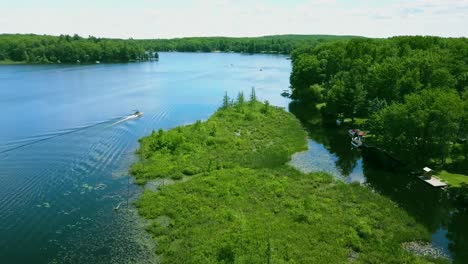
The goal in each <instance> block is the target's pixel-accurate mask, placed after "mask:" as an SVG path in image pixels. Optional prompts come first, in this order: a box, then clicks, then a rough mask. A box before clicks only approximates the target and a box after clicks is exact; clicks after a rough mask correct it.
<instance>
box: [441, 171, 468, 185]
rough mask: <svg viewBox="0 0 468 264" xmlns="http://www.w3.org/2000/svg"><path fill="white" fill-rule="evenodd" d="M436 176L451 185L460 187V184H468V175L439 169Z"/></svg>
mask: <svg viewBox="0 0 468 264" xmlns="http://www.w3.org/2000/svg"><path fill="white" fill-rule="evenodd" d="M437 177H439V178H440V179H442V180H444V181H445V182H447V183H448V184H450V185H451V186H453V187H460V186H461V185H462V184H468V175H463V174H456V173H450V172H448V171H446V170H443V171H441V172H440V173H439V174H438V175H437Z"/></svg>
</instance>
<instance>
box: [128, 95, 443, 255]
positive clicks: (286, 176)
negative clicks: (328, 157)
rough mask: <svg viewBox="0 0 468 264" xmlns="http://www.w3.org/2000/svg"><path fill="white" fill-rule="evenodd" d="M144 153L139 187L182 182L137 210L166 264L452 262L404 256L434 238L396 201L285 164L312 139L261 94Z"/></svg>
mask: <svg viewBox="0 0 468 264" xmlns="http://www.w3.org/2000/svg"><path fill="white" fill-rule="evenodd" d="M140 144H141V147H140V149H139V150H138V155H139V157H140V161H138V162H137V163H135V164H134V165H133V166H132V167H131V173H132V174H133V175H134V176H135V178H136V181H137V182H138V183H140V184H145V183H147V182H148V181H152V180H155V179H162V178H172V180H174V181H171V182H172V183H173V184H167V185H160V186H159V187H158V189H157V190H146V191H145V192H144V193H143V195H142V196H141V198H140V199H139V200H138V201H137V207H138V210H139V213H140V214H141V215H142V216H143V217H145V218H147V219H149V222H150V224H149V226H148V227H147V230H148V232H150V233H151V234H152V235H153V237H154V243H156V245H157V247H156V248H157V253H158V255H160V257H161V262H162V263H284V262H293V263H348V262H353V261H357V262H359V263H361V262H363V263H364V262H372V263H384V262H387V261H388V260H389V259H392V260H393V261H394V262H395V263H434V262H435V263H445V260H443V259H429V258H423V257H419V256H416V255H413V254H412V253H410V252H408V251H406V250H405V249H404V247H403V245H404V243H407V242H413V241H429V240H430V233H429V232H428V230H426V229H425V228H424V227H423V226H422V225H421V224H418V223H417V222H416V221H415V220H414V219H413V218H412V217H410V216H409V215H408V214H407V213H406V212H405V211H404V210H403V209H401V208H399V207H398V206H397V205H396V204H395V203H394V202H392V201H391V200H390V199H388V198H385V197H383V196H381V195H378V194H376V193H373V192H372V191H370V190H369V189H367V188H365V187H363V186H360V185H359V184H350V185H347V184H345V183H343V182H341V181H339V180H336V179H334V178H333V177H332V176H330V175H328V174H325V173H312V174H303V173H301V172H299V171H298V170H296V169H294V168H292V167H290V166H289V165H287V164H286V163H287V162H288V161H289V159H290V156H291V155H292V154H293V153H295V152H298V151H301V150H304V149H305V148H306V132H305V131H304V129H303V127H302V125H301V123H300V122H299V120H297V119H296V117H295V116H294V115H293V114H291V113H288V112H286V111H285V110H283V109H281V108H277V107H274V106H271V105H269V103H268V102H267V101H266V102H265V103H260V102H258V101H257V99H256V96H255V91H252V94H251V96H250V100H245V99H244V95H243V94H242V93H240V94H239V95H238V96H237V99H236V100H235V102H233V101H232V100H231V99H230V98H229V97H228V96H227V95H226V96H225V97H224V100H223V105H222V107H220V109H219V110H218V111H216V113H214V114H213V116H211V117H210V118H209V119H208V120H206V121H205V122H201V121H197V122H196V123H194V124H191V125H187V126H180V127H176V128H174V129H171V130H168V131H163V130H159V131H157V132H156V131H154V132H153V133H152V134H151V135H149V136H147V137H145V138H142V139H141V140H140Z"/></svg>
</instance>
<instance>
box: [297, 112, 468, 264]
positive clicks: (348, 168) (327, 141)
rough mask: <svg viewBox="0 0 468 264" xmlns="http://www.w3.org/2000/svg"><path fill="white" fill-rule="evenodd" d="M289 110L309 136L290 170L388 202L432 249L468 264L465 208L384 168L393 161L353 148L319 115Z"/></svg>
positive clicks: (403, 173) (343, 130)
mask: <svg viewBox="0 0 468 264" xmlns="http://www.w3.org/2000/svg"><path fill="white" fill-rule="evenodd" d="M290 110H291V112H293V113H294V114H296V116H297V117H298V118H299V119H300V120H301V121H302V122H303V123H304V125H305V127H306V128H307V130H308V132H309V139H308V146H309V149H308V150H307V151H304V152H300V153H296V154H295V155H294V156H293V157H292V159H291V162H290V164H291V165H292V166H293V167H295V168H298V169H299V170H301V171H303V172H305V173H308V172H318V171H324V172H327V173H330V174H331V175H333V176H335V177H336V178H337V179H339V180H342V181H344V182H347V183H352V182H357V183H359V184H362V185H364V186H366V187H368V188H370V189H372V190H373V191H376V192H378V193H380V194H382V195H384V196H387V197H389V198H391V199H392V200H393V201H395V202H396V203H397V204H398V205H399V206H401V207H402V208H403V209H405V210H406V211H407V212H408V213H409V214H410V215H412V216H413V217H414V218H415V219H416V220H417V221H418V222H420V223H422V224H423V225H424V226H425V227H426V228H427V229H428V230H429V231H430V232H431V233H432V245H433V247H434V248H437V249H440V250H441V251H442V252H443V254H444V255H446V256H447V257H449V258H450V259H452V260H453V261H454V262H455V263H468V214H467V210H466V209H467V208H465V207H463V205H460V204H458V203H457V202H456V201H454V199H453V198H454V197H453V196H454V194H453V193H451V192H450V191H446V190H442V189H438V188H434V187H432V186H430V185H428V184H426V183H424V182H423V181H421V180H419V179H418V178H417V177H416V176H414V175H411V174H409V173H408V171H406V170H405V169H402V168H399V167H392V166H387V165H388V164H389V163H390V162H391V161H388V160H380V158H379V160H376V159H375V157H373V156H372V155H373V154H370V155H369V154H368V155H366V153H365V152H364V153H363V152H361V151H360V150H357V149H355V148H352V147H351V144H350V139H349V136H348V134H347V129H346V128H344V127H341V128H335V127H334V128H327V127H326V126H323V125H321V123H320V122H318V121H317V120H318V119H317V117H318V116H317V114H318V113H314V112H311V111H307V110H306V109H303V108H301V107H300V106H297V105H295V104H294V103H292V104H291V105H290ZM311 120H312V122H311ZM313 120H315V122H314V121H313Z"/></svg>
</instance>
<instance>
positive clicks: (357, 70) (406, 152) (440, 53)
mask: <svg viewBox="0 0 468 264" xmlns="http://www.w3.org/2000/svg"><path fill="white" fill-rule="evenodd" d="M291 57H292V60H293V72H292V74H291V88H292V95H291V97H292V98H293V99H294V100H297V101H299V102H302V103H305V104H307V105H313V106H317V108H320V110H321V112H322V114H323V117H324V118H323V120H328V121H331V122H333V123H335V120H340V121H345V120H347V119H350V120H351V121H352V122H354V121H355V118H357V117H358V118H360V119H361V120H367V122H366V123H365V126H366V128H367V129H369V130H370V132H371V138H370V139H371V140H372V141H373V142H375V143H377V144H379V145H380V146H383V147H384V148H385V149H387V150H389V151H391V152H393V153H397V154H398V155H403V156H412V157H413V158H412V160H415V161H417V162H427V161H433V162H437V163H438V164H445V163H446V162H447V161H451V162H455V163H459V164H466V163H468V162H466V161H467V160H468V144H467V143H466V138H467V131H468V129H467V124H468V90H467V89H468V39H466V38H450V39H448V38H439V37H420V36H415V37H393V38H389V39H352V40H349V41H339V42H329V43H322V44H320V45H316V46H310V47H303V48H299V49H297V50H294V51H293V52H292V56H291ZM414 153H418V155H416V157H415V156H414Z"/></svg>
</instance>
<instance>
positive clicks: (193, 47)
mask: <svg viewBox="0 0 468 264" xmlns="http://www.w3.org/2000/svg"><path fill="white" fill-rule="evenodd" d="M350 38H354V36H333V35H276V36H264V37H253V38H229V37H194V38H176V39H156V40H142V42H143V43H145V44H144V45H145V46H146V47H151V48H152V49H154V50H157V51H181V52H214V51H220V52H239V53H279V54H290V53H291V52H292V51H293V50H294V49H295V48H299V47H302V46H311V45H316V44H318V43H321V42H327V41H332V40H343V39H350Z"/></svg>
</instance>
